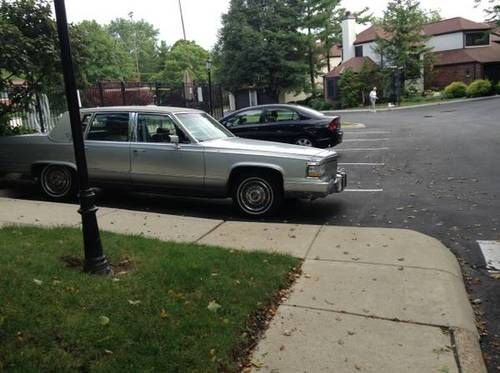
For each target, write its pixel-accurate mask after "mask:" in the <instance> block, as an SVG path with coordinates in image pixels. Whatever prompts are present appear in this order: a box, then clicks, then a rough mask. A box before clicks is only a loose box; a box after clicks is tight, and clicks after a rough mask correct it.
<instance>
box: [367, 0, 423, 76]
mask: <svg viewBox="0 0 500 373" xmlns="http://www.w3.org/2000/svg"><path fill="white" fill-rule="evenodd" d="M426 21H427V16H426V13H425V12H424V11H423V10H422V9H420V5H419V2H418V1H416V0H391V1H390V2H389V3H388V5H387V9H386V10H385V11H384V16H383V18H382V19H381V20H380V21H379V22H378V24H377V26H378V27H379V28H380V29H381V30H382V31H383V34H384V35H385V37H383V38H382V37H378V38H377V40H376V46H375V50H376V51H377V53H378V54H379V55H381V56H382V59H383V61H384V68H385V73H386V74H392V73H393V71H394V68H402V69H403V74H404V76H403V77H404V79H409V80H415V79H418V78H420V77H421V76H422V71H423V56H424V55H425V54H426V53H428V52H430V48H428V47H427V46H426V44H425V43H426V41H427V40H428V39H429V37H428V36H427V35H425V34H424V33H423V32H422V26H423V25H424V23H426ZM389 67H391V68H390V69H387V68H389Z"/></svg>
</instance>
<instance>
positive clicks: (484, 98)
mask: <svg viewBox="0 0 500 373" xmlns="http://www.w3.org/2000/svg"><path fill="white" fill-rule="evenodd" d="M498 98H500V95H495V96H488V97H476V98H465V99H457V100H450V101H444V102H431V103H427V104H418V105H411V106H396V107H394V108H390V109H389V108H377V112H387V111H396V110H410V109H418V108H422V107H429V106H440V105H450V104H459V103H464V102H475V101H487V100H495V99H498ZM322 113H323V114H326V115H333V114H337V113H371V110H370V109H341V110H325V111H322Z"/></svg>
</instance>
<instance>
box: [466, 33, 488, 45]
mask: <svg viewBox="0 0 500 373" xmlns="http://www.w3.org/2000/svg"><path fill="white" fill-rule="evenodd" d="M489 44H490V33H489V32H488V31H472V32H466V33H465V46H466V47H479V46H482V45H489Z"/></svg>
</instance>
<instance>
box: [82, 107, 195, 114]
mask: <svg viewBox="0 0 500 373" xmlns="http://www.w3.org/2000/svg"><path fill="white" fill-rule="evenodd" d="M80 111H81V112H82V113H88V112H90V113H98V112H110V111H114V112H120V111H123V112H130V111H133V112H139V113H141V112H144V113H145V112H147V113H162V114H178V113H204V111H202V110H198V109H191V108H185V107H173V106H156V105H143V106H100V107H94V108H85V109H81V110H80Z"/></svg>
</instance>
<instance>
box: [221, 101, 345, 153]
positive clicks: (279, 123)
mask: <svg viewBox="0 0 500 373" xmlns="http://www.w3.org/2000/svg"><path fill="white" fill-rule="evenodd" d="M221 123H222V124H223V125H224V126H225V127H226V128H227V129H229V130H230V131H231V132H232V133H234V134H235V135H236V136H238V137H246V138H250V139H258V140H267V141H276V142H286V143H290V144H297V145H303V146H315V147H318V148H327V147H331V146H335V145H337V144H340V143H341V142H342V136H343V132H342V130H341V128H340V117H339V116H326V115H324V114H322V113H320V112H319V111H316V110H312V109H309V108H306V107H303V106H298V105H286V104H281V105H278V104H277V105H260V106H252V107H248V108H245V109H241V110H238V111H235V112H233V113H231V114H229V115H227V116H225V117H224V118H223V119H222V120H221Z"/></svg>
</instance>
